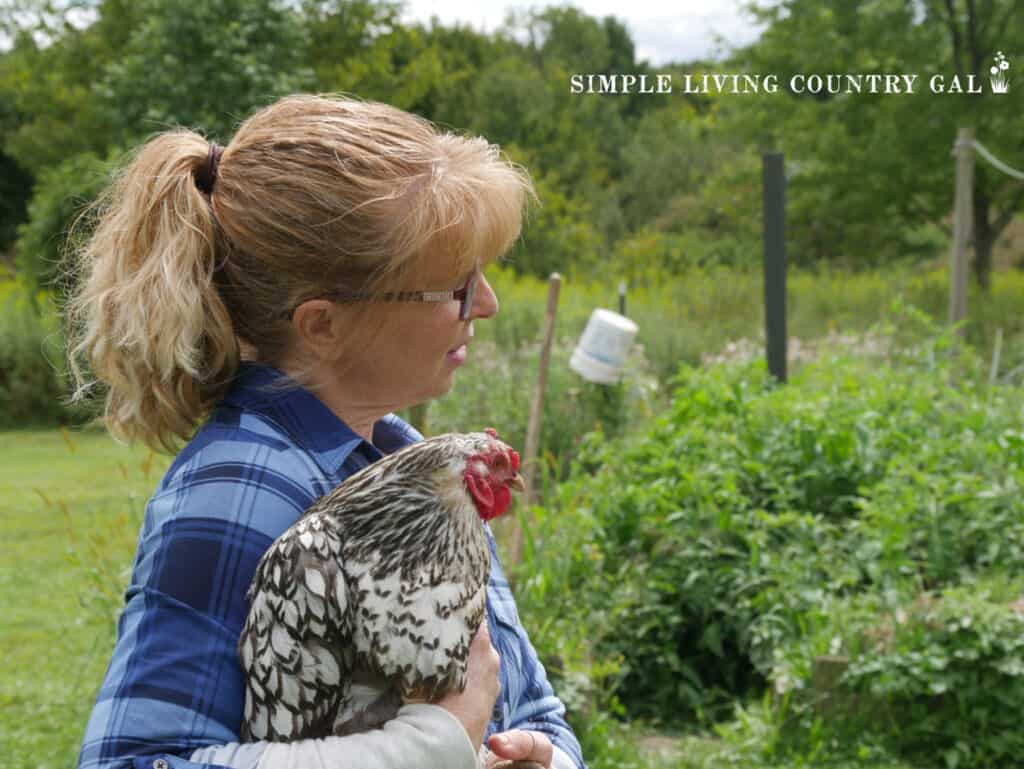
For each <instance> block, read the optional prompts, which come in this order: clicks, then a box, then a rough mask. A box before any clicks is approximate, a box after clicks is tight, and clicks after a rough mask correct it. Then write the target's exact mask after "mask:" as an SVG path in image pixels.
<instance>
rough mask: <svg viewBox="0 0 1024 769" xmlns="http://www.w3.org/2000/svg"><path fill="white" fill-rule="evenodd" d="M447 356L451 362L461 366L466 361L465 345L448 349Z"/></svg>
mask: <svg viewBox="0 0 1024 769" xmlns="http://www.w3.org/2000/svg"><path fill="white" fill-rule="evenodd" d="M447 357H448V360H450V361H451V362H452V363H455V364H457V365H460V366H461V365H462V364H463V363H465V362H466V345H464V344H463V345H459V346H458V347H456V348H455V349H454V350H449V351H448V356H447Z"/></svg>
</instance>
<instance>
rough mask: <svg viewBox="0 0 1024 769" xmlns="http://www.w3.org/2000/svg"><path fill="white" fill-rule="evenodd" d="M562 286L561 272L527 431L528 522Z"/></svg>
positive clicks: (519, 551)
mask: <svg viewBox="0 0 1024 769" xmlns="http://www.w3.org/2000/svg"><path fill="white" fill-rule="evenodd" d="M561 286H562V276H561V275H559V274H558V273H557V272H553V273H551V278H550V279H549V281H548V306H547V316H546V318H545V322H544V341H543V343H542V344H541V350H540V370H539V371H538V373H537V390H536V391H535V392H534V394H533V404H532V406H531V407H530V421H529V423H528V424H527V427H526V446H525V447H524V449H523V457H522V462H521V463H520V468H521V469H522V476H523V480H524V481H525V482H526V498H525V502H526V504H525V507H526V512H525V513H524V514H523V518H524V519H527V520H529V519H528V516H529V510H530V506H531V505H533V504H534V503H535V502H536V501H537V489H536V478H537V452H538V450H539V448H540V427H541V417H542V416H543V414H544V390H545V388H546V387H547V383H548V365H549V363H550V362H551V341H552V339H553V338H554V335H555V315H556V313H557V312H558V294H559V291H560V289H561ZM510 550H511V552H510V555H509V561H510V565H512V566H515V565H517V564H518V563H519V561H520V560H521V559H522V556H523V529H522V526H520V524H519V518H518V517H517V518H514V519H513V520H512V535H511V546H510Z"/></svg>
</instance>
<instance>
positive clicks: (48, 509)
mask: <svg viewBox="0 0 1024 769" xmlns="http://www.w3.org/2000/svg"><path fill="white" fill-rule="evenodd" d="M0 441H2V442H3V444H4V446H5V450H4V462H3V463H2V465H0V487H2V488H3V494H2V495H0V521H2V522H3V528H4V536H3V538H2V540H0V595H2V596H3V603H4V606H5V614H6V616H5V617H4V621H3V622H2V623H0V712H2V713H3V714H4V715H3V721H4V726H3V728H2V729H0V756H2V757H3V758H2V759H0V765H3V766H4V767H8V768H9V769H37V768H41V767H46V768H49V767H68V766H73V765H74V762H75V760H76V759H77V756H78V748H79V743H80V741H81V738H82V732H83V730H84V728H85V721H86V719H87V718H88V715H89V711H90V710H91V708H92V704H93V700H94V698H95V696H96V691H97V688H98V687H99V684H100V680H101V679H102V677H103V673H104V670H105V668H106V664H107V661H108V659H109V656H110V651H111V648H112V647H113V643H114V632H115V622H116V618H117V613H118V611H119V610H120V606H121V603H122V600H123V597H122V594H121V586H123V585H124V583H125V581H126V580H127V576H128V569H129V568H130V566H131V560H132V556H133V554H134V549H135V540H136V537H137V535H138V528H139V524H140V522H141V519H142V511H143V508H144V506H145V503H146V500H147V499H148V497H149V495H150V493H151V492H152V490H153V488H154V487H155V486H156V484H157V483H158V482H159V480H160V477H161V475H162V474H163V471H164V470H165V468H166V467H167V465H168V463H169V459H168V458H166V457H161V456H155V455H153V454H151V453H150V452H149V451H148V450H146V449H144V448H136V449H128V448H126V447H124V446H121V445H119V444H117V443H115V442H114V441H113V440H111V439H110V438H109V437H108V436H107V435H106V434H105V433H101V432H98V431H89V432H75V433H66V432H62V431H60V430H53V429H48V430H19V431H9V432H4V433H3V434H2V436H0Z"/></svg>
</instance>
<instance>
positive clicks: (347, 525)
mask: <svg viewBox="0 0 1024 769" xmlns="http://www.w3.org/2000/svg"><path fill="white" fill-rule="evenodd" d="M499 449H505V450H508V451H511V450H510V449H508V447H507V446H505V444H503V443H501V442H500V441H499V440H497V438H496V437H495V436H493V435H491V434H488V433H468V434H449V435H443V436H438V437H436V438H431V439H429V440H425V441H420V442H418V443H414V444H412V445H410V446H407V447H405V448H404V449H402V450H400V451H398V452H395V453H394V454H391V455H388V456H386V457H384V458H383V459H381V460H379V461H377V462H375V463H373V464H372V465H370V466H369V467H367V468H365V469H364V470H362V471H361V472H359V473H356V474H355V475H352V476H351V477H349V478H348V479H347V480H346V481H345V482H344V483H342V484H341V485H339V486H338V487H337V488H336V489H334V491H332V492H330V493H329V494H327V495H326V496H324V497H322V498H321V499H319V500H318V501H317V502H315V503H314V504H313V505H312V506H311V507H310V508H309V509H308V510H307V511H306V512H305V513H304V514H303V515H302V517H301V518H300V519H299V520H298V521H297V522H296V523H295V524H294V525H293V526H292V527H290V528H289V529H288V530H287V531H285V532H284V533H283V534H282V535H281V536H280V537H279V538H278V539H277V540H276V541H275V542H274V543H273V544H272V545H271V546H270V548H269V549H268V551H267V552H266V553H265V554H264V556H263V558H262V559H261V560H260V562H259V564H258V565H257V568H256V574H255V577H254V578H253V582H252V585H251V587H250V588H249V592H248V596H247V597H248V598H249V601H250V611H249V615H248V618H247V620H246V624H245V627H244V629H243V631H242V635H241V638H240V640H239V644H238V650H239V657H240V659H241V662H242V668H243V672H244V674H245V677H246V698H245V699H246V702H245V714H244V718H243V723H242V738H243V740H246V741H249V740H270V741H292V740H298V739H304V738H312V737H323V736H327V735H331V734H348V733H351V732H357V731H364V730H367V729H371V728H375V727H376V726H379V725H380V724H382V723H384V722H385V721H387V720H390V719H391V718H393V717H394V716H395V715H396V713H397V711H398V708H399V706H400V705H401V700H402V698H403V697H406V698H416V699H426V700H437V699H439V698H440V697H442V696H443V695H444V694H446V693H448V692H449V691H451V690H452V689H453V688H457V689H459V690H461V689H462V688H463V687H464V686H465V679H466V663H467V659H468V657H469V644H470V642H471V640H472V638H473V636H474V635H475V633H476V631H477V629H478V628H479V626H480V623H481V622H482V621H484V616H485V601H486V591H487V578H488V574H489V572H490V551H489V549H488V546H487V537H486V533H485V532H484V529H483V524H482V522H481V520H480V517H479V514H478V511H477V507H476V505H475V504H474V502H473V499H472V498H471V497H470V495H469V493H468V492H467V490H466V484H465V481H464V479H463V474H464V472H465V469H466V463H467V460H468V459H470V458H471V457H474V456H478V455H480V454H483V453H487V452H491V451H495V450H499ZM517 461H518V458H517Z"/></svg>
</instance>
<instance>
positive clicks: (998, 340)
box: [988, 327, 1003, 385]
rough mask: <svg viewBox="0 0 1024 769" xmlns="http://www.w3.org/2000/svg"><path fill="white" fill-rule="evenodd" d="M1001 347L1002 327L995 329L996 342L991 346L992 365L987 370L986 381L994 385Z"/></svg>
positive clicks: (996, 378)
mask: <svg viewBox="0 0 1024 769" xmlns="http://www.w3.org/2000/svg"><path fill="white" fill-rule="evenodd" d="M1002 349H1003V329H1002V328H1001V327H1000V328H997V329H996V343H995V346H994V347H993V348H992V367H991V368H990V369H989V371H988V383H989V385H994V384H995V383H996V381H997V380H998V379H999V353H1000V352H1001V351H1002Z"/></svg>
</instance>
